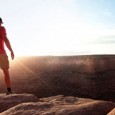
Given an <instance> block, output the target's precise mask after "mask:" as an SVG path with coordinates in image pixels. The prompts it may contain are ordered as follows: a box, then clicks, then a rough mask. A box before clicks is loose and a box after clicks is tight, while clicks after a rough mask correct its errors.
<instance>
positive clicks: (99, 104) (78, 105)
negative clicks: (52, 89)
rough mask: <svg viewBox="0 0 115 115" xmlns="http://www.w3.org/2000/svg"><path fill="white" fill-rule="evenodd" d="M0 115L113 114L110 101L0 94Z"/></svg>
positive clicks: (114, 109) (113, 110)
mask: <svg viewBox="0 0 115 115" xmlns="http://www.w3.org/2000/svg"><path fill="white" fill-rule="evenodd" d="M0 112H1V113H0V115H114V114H115V103H114V102H111V101H102V100H94V99H88V98H78V97H73V96H63V95H57V96H52V97H47V98H38V97H37V96H35V95H33V94H12V95H6V94H0Z"/></svg>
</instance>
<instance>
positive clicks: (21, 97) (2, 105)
mask: <svg viewBox="0 0 115 115" xmlns="http://www.w3.org/2000/svg"><path fill="white" fill-rule="evenodd" d="M35 101H38V98H37V97H36V96H35V95H33V94H26V93H23V94H11V95H6V94H5V93H4V94H0V112H2V111H5V110H7V109H9V108H11V107H13V106H15V105H17V104H20V103H24V102H35Z"/></svg>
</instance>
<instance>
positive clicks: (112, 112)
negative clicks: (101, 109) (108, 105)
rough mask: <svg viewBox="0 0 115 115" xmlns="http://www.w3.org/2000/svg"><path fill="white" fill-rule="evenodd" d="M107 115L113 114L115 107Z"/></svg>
mask: <svg viewBox="0 0 115 115" xmlns="http://www.w3.org/2000/svg"><path fill="white" fill-rule="evenodd" d="M107 115H115V108H114V109H113V110H112V111H111V112H110V113H108V114H107Z"/></svg>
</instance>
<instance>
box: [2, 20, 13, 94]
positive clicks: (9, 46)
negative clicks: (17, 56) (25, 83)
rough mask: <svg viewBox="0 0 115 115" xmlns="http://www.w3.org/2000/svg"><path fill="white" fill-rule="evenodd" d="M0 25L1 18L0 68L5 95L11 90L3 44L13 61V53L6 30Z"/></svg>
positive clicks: (7, 61) (7, 62)
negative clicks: (5, 88) (2, 74)
mask: <svg viewBox="0 0 115 115" xmlns="http://www.w3.org/2000/svg"><path fill="white" fill-rule="evenodd" d="M2 24H3V21H2V18H0V68H1V69H2V70H3V73H4V80H5V84H6V87H7V93H6V94H11V93H12V90H11V83H10V75H9V60H8V56H7V53H6V51H5V48H4V44H5V45H6V47H7V48H8V49H9V51H10V52H11V58H12V59H14V52H13V50H12V47H11V45H10V41H9V40H8V38H7V34H6V29H5V27H4V26H2Z"/></svg>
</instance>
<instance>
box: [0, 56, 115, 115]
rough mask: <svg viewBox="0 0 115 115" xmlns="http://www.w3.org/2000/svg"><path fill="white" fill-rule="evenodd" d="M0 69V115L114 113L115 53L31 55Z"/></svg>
mask: <svg viewBox="0 0 115 115" xmlns="http://www.w3.org/2000/svg"><path fill="white" fill-rule="evenodd" d="M10 75H11V82H12V89H13V94H11V95H5V87H4V82H3V81H4V80H3V79H4V78H3V73H2V72H0V76H1V77H0V92H1V94H0V112H1V113H0V115H115V55H81V56H80V55H79V56H31V57H16V58H15V60H14V61H10Z"/></svg>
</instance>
